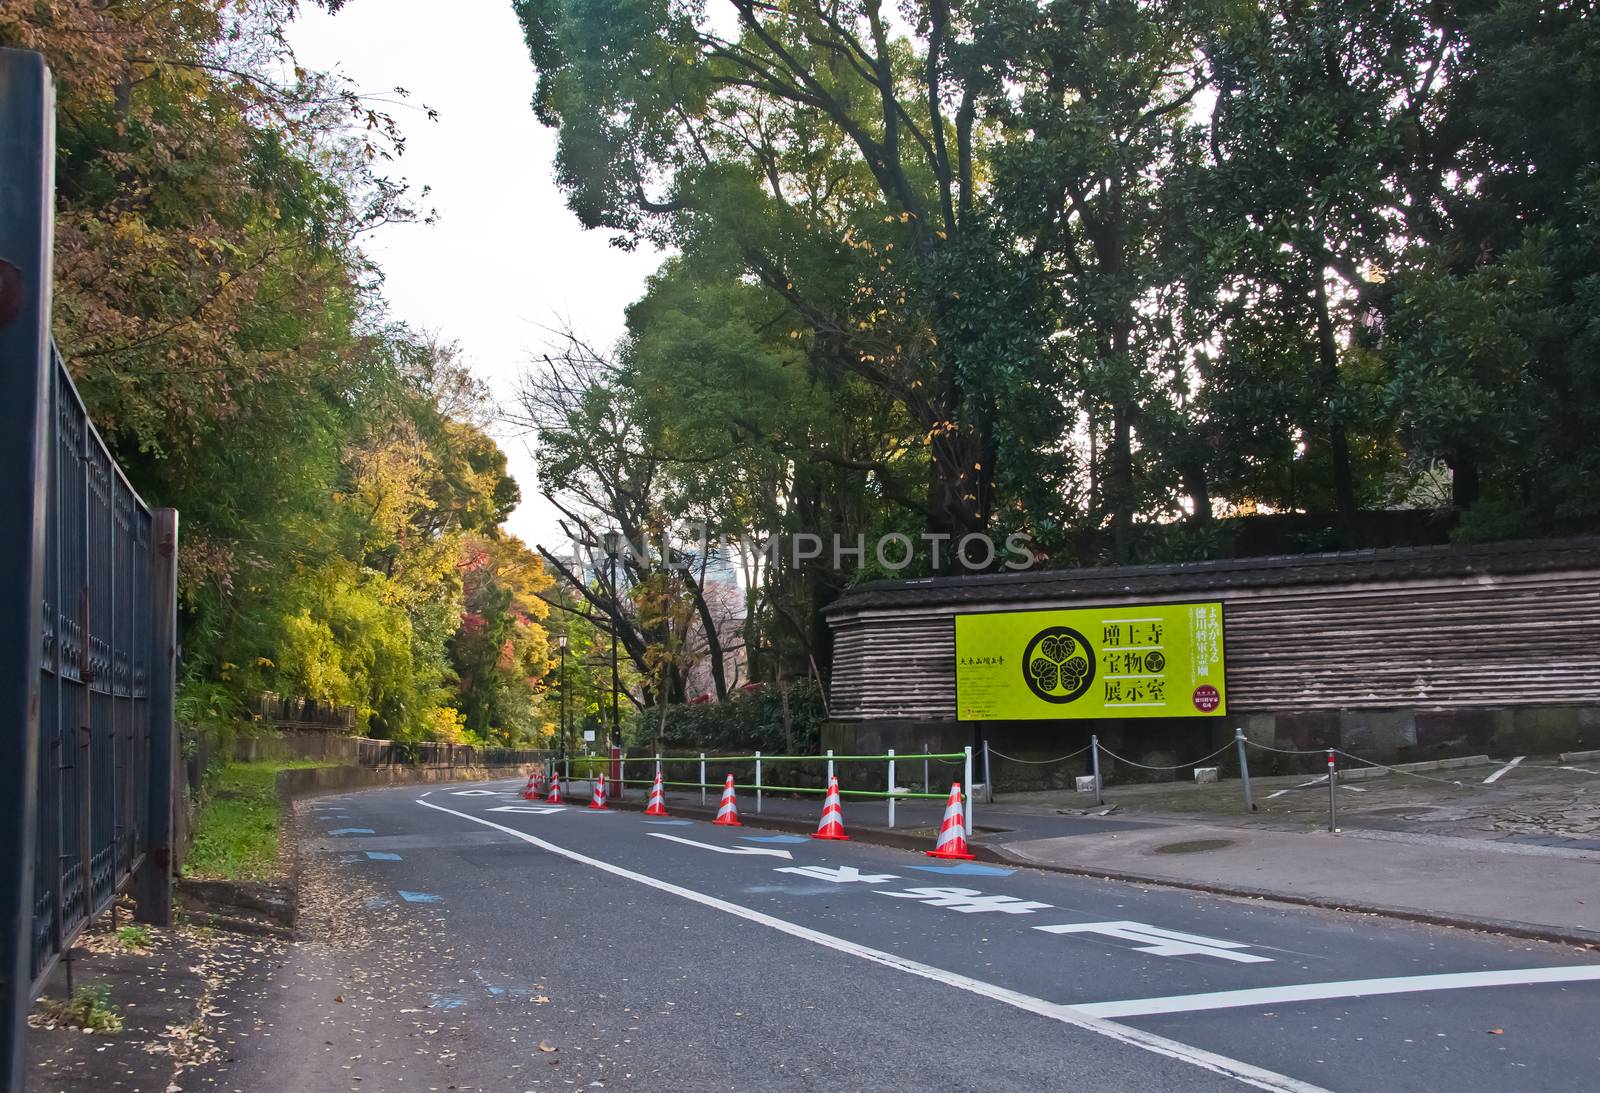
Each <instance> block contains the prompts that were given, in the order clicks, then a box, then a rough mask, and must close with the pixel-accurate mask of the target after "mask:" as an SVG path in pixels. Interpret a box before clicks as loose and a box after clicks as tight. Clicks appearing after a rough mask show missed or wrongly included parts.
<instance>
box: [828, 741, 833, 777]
mask: <svg viewBox="0 0 1600 1093" xmlns="http://www.w3.org/2000/svg"><path fill="white" fill-rule="evenodd" d="M828 781H830V782H831V781H833V749H832V748H829V749H828Z"/></svg>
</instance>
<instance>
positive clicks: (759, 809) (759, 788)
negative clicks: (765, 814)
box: [756, 751, 761, 812]
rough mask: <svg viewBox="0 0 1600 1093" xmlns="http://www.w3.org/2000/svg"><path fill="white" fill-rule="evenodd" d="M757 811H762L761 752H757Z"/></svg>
mask: <svg viewBox="0 0 1600 1093" xmlns="http://www.w3.org/2000/svg"><path fill="white" fill-rule="evenodd" d="M756 811H757V812H760V811H761V753H760V752H759V751H758V752H756Z"/></svg>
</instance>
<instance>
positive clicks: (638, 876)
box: [417, 800, 1326, 1093]
mask: <svg viewBox="0 0 1600 1093" xmlns="http://www.w3.org/2000/svg"><path fill="white" fill-rule="evenodd" d="M417 803H418V804H420V805H422V806H423V807H424V808H431V809H434V810H435V811H437V812H444V813H448V814H449V815H451V816H459V817H460V818H461V819H463V820H471V821H472V822H473V823H475V824H482V825H483V826H485V827H492V828H494V829H495V830H497V831H504V832H505V833H506V834H507V835H513V836H515V837H516V838H518V839H521V840H522V841H523V842H525V843H530V844H532V845H533V846H537V847H539V848H540V849H541V850H547V851H549V852H550V853H552V854H558V855H560V856H561V857H563V858H566V859H568V860H569V861H575V862H579V863H581V864H583V865H587V866H591V867H593V868H595V869H599V870H600V871H601V872H605V873H610V874H611V875H613V876H617V877H623V878H625V879H627V880H631V881H633V882H635V883H637V884H642V885H645V886H646V887H648V888H654V889H656V890H657V891H660V892H666V893H669V894H671V895H674V896H678V897H680V898H682V899H686V900H689V901H691V902H693V903H698V904H701V905H702V906H705V907H710V908H713V909H715V910H718V911H723V912H725V913H727V914H730V915H733V916H735V917H736V918H742V919H744V920H746V921H747V922H754V923H757V924H758V925H761V926H766V927H769V928H771V929H773V930H777V931H778V932H780V933H784V934H788V935H789V936H790V937H797V938H799V939H801V940H802V941H809V942H811V943H812V944H814V945H821V946H822V947H823V948H827V949H832V950H834V951H835V952H841V953H845V954H847V955H849V956H854V957H858V958H860V959H862V960H867V961H870V962H872V963H874V964H881V965H883V966H884V967H887V968H894V969H896V970H897V971H902V972H905V973H907V974H908V975H915V976H919V977H921V978H923V979H931V980H933V981H934V982H935V983H943V984H944V985H945V986H948V987H955V988H956V989H957V990H963V991H967V992H969V993H971V994H976V995H979V996H981V997H983V998H988V999H991V1000H992V1001H995V1002H1000V1003H1003V1004H1005V1005H1008V1006H1013V1007H1015V1008H1017V1009H1019V1010H1024V1011H1026V1012H1028V1013H1032V1014H1037V1015H1038V1016H1040V1017H1047V1018H1049V1019H1051V1020H1053V1021H1059V1022H1061V1023H1062V1024H1064V1025H1071V1026H1072V1027H1073V1028H1079V1029H1083V1030H1084V1031H1086V1032H1093V1033H1098V1034H1099V1035H1101V1036H1105V1037H1109V1038H1110V1039H1112V1040H1116V1041H1117V1042H1119V1043H1123V1044H1128V1045H1130V1046H1132V1047H1137V1048H1141V1049H1143V1050H1145V1051H1148V1052H1151V1053H1152V1054H1155V1055H1162V1056H1165V1057H1166V1058H1169V1059H1177V1060H1180V1061H1182V1062H1185V1063H1189V1064H1191V1065H1193V1066H1197V1067H1199V1068H1201V1069H1202V1070H1209V1071H1211V1072H1212V1073H1213V1074H1223V1075H1226V1076H1228V1077H1230V1078H1234V1079H1236V1080H1237V1081H1240V1082H1243V1083H1244V1084H1246V1085H1250V1086H1254V1087H1255V1088H1257V1089H1266V1090H1278V1091H1282V1093H1326V1091H1325V1090H1323V1089H1322V1088H1321V1087H1320V1086H1315V1085H1312V1084H1310V1083H1309V1082H1302V1081H1300V1080H1299V1079H1298V1078H1291V1077H1289V1076H1288V1075H1286V1074H1279V1073H1277V1072H1276V1071H1272V1070H1267V1069H1265V1068H1263V1067H1258V1066H1254V1065H1252V1064H1250V1063H1247V1062H1243V1061H1242V1060H1239V1059H1230V1058H1229V1057H1228V1056H1226V1055H1218V1054H1217V1053H1216V1052H1212V1051H1206V1050H1205V1049H1203V1048H1197V1047H1191V1046H1189V1045H1188V1044H1184V1043H1180V1042H1179V1041H1177V1040H1169V1039H1167V1038H1166V1037H1165V1036H1157V1035H1156V1034H1154V1033H1151V1032H1145V1031H1144V1030H1143V1029H1136V1028H1131V1027H1129V1026H1127V1025H1119V1024H1117V1023H1116V1022H1114V1021H1107V1020H1104V1019H1103V1018H1101V1017H1097V1016H1094V1015H1093V1014H1088V1013H1083V1012H1081V1011H1079V1010H1078V1009H1076V1008H1074V1007H1072V1006H1066V1005H1062V1004H1061V1003H1059V1002H1050V1001H1047V1000H1046V999H1043V998H1035V997H1033V996H1032V995H1028V994H1023V993H1021V992H1020V991H1014V990H1009V989H1007V988H1005V987H1000V986H996V985H995V984H993V983H985V982H984V981H983V980H981V979H973V978H972V977H970V976H965V975H961V974H959V973H958V972H951V971H945V970H944V969H943V968H935V967H934V966H933V965H931V964H924V963H922V962H921V961H917V960H911V959H908V958H906V957H903V956H897V955H895V954H894V953H889V952H884V951H883V950H882V949H873V948H869V947H868V946H866V945H859V944H857V943H856V942H854V941H847V940H845V939H844V938H842V937H835V936H834V935H832V934H825V933H823V932H822V931H821V930H813V929H811V928H810V927H808V926H801V925H799V924H798V923H794V922H788V921H786V920H784V919H781V918H777V917H775V916H773V915H768V914H764V913H762V912H761V911H755V910H752V909H750V908H749V907H741V906H740V905H739V904H737V903H729V902H728V901H727V900H723V899H718V898H717V897H715V896H708V895H705V894H703V893H701V892H696V891H694V890H693V889H690V888H683V887H680V886H679V885H676V884H672V883H670V882H668V881H664V880H657V879H656V878H655V877H651V876H646V875H645V874H643V873H635V872H634V871H633V870H631V869H624V868H623V867H622V866H620V865H612V864H611V863H610V862H606V861H601V860H600V859H599V858H591V857H589V856H588V855H586V854H580V853H578V852H577V851H575V850H568V849H567V848H566V847H564V846H557V845H556V844H555V843H552V842H546V841H545V840H544V839H541V838H538V837H536V836H533V835H529V834H528V833H527V832H525V831H518V830H517V829H516V828H514V827H506V826H504V825H503V824H497V823H495V822H494V821H493V820H486V819H484V818H483V817H482V816H473V815H472V814H470V813H467V812H457V811H456V810H455V809H453V808H445V807H444V806H443V805H436V804H434V803H433V802H432V801H422V800H419V801H418V802H417Z"/></svg>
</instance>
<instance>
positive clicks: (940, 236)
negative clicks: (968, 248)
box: [933, 231, 950, 239]
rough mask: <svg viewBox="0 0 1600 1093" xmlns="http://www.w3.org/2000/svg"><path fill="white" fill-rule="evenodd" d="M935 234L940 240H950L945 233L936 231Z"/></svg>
mask: <svg viewBox="0 0 1600 1093" xmlns="http://www.w3.org/2000/svg"><path fill="white" fill-rule="evenodd" d="M933 234H934V235H937V236H938V237H939V238H940V239H949V238H950V237H949V236H948V235H946V234H945V233H944V232H943V231H935V232H934V233H933Z"/></svg>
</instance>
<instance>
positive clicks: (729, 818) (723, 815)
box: [711, 774, 744, 827]
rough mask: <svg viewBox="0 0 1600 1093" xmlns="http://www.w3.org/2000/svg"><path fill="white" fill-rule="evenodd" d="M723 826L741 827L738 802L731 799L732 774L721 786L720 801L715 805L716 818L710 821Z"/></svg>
mask: <svg viewBox="0 0 1600 1093" xmlns="http://www.w3.org/2000/svg"><path fill="white" fill-rule="evenodd" d="M711 822H712V823H714V824H722V825H723V826H724V827H743V826H744V824H742V823H740V822H739V803H738V802H737V801H735V800H734V799H733V775H731V774H730V775H728V781H727V783H726V784H725V785H723V787H722V803H721V804H720V805H718V806H717V818H716V819H715V820H712V821H711Z"/></svg>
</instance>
